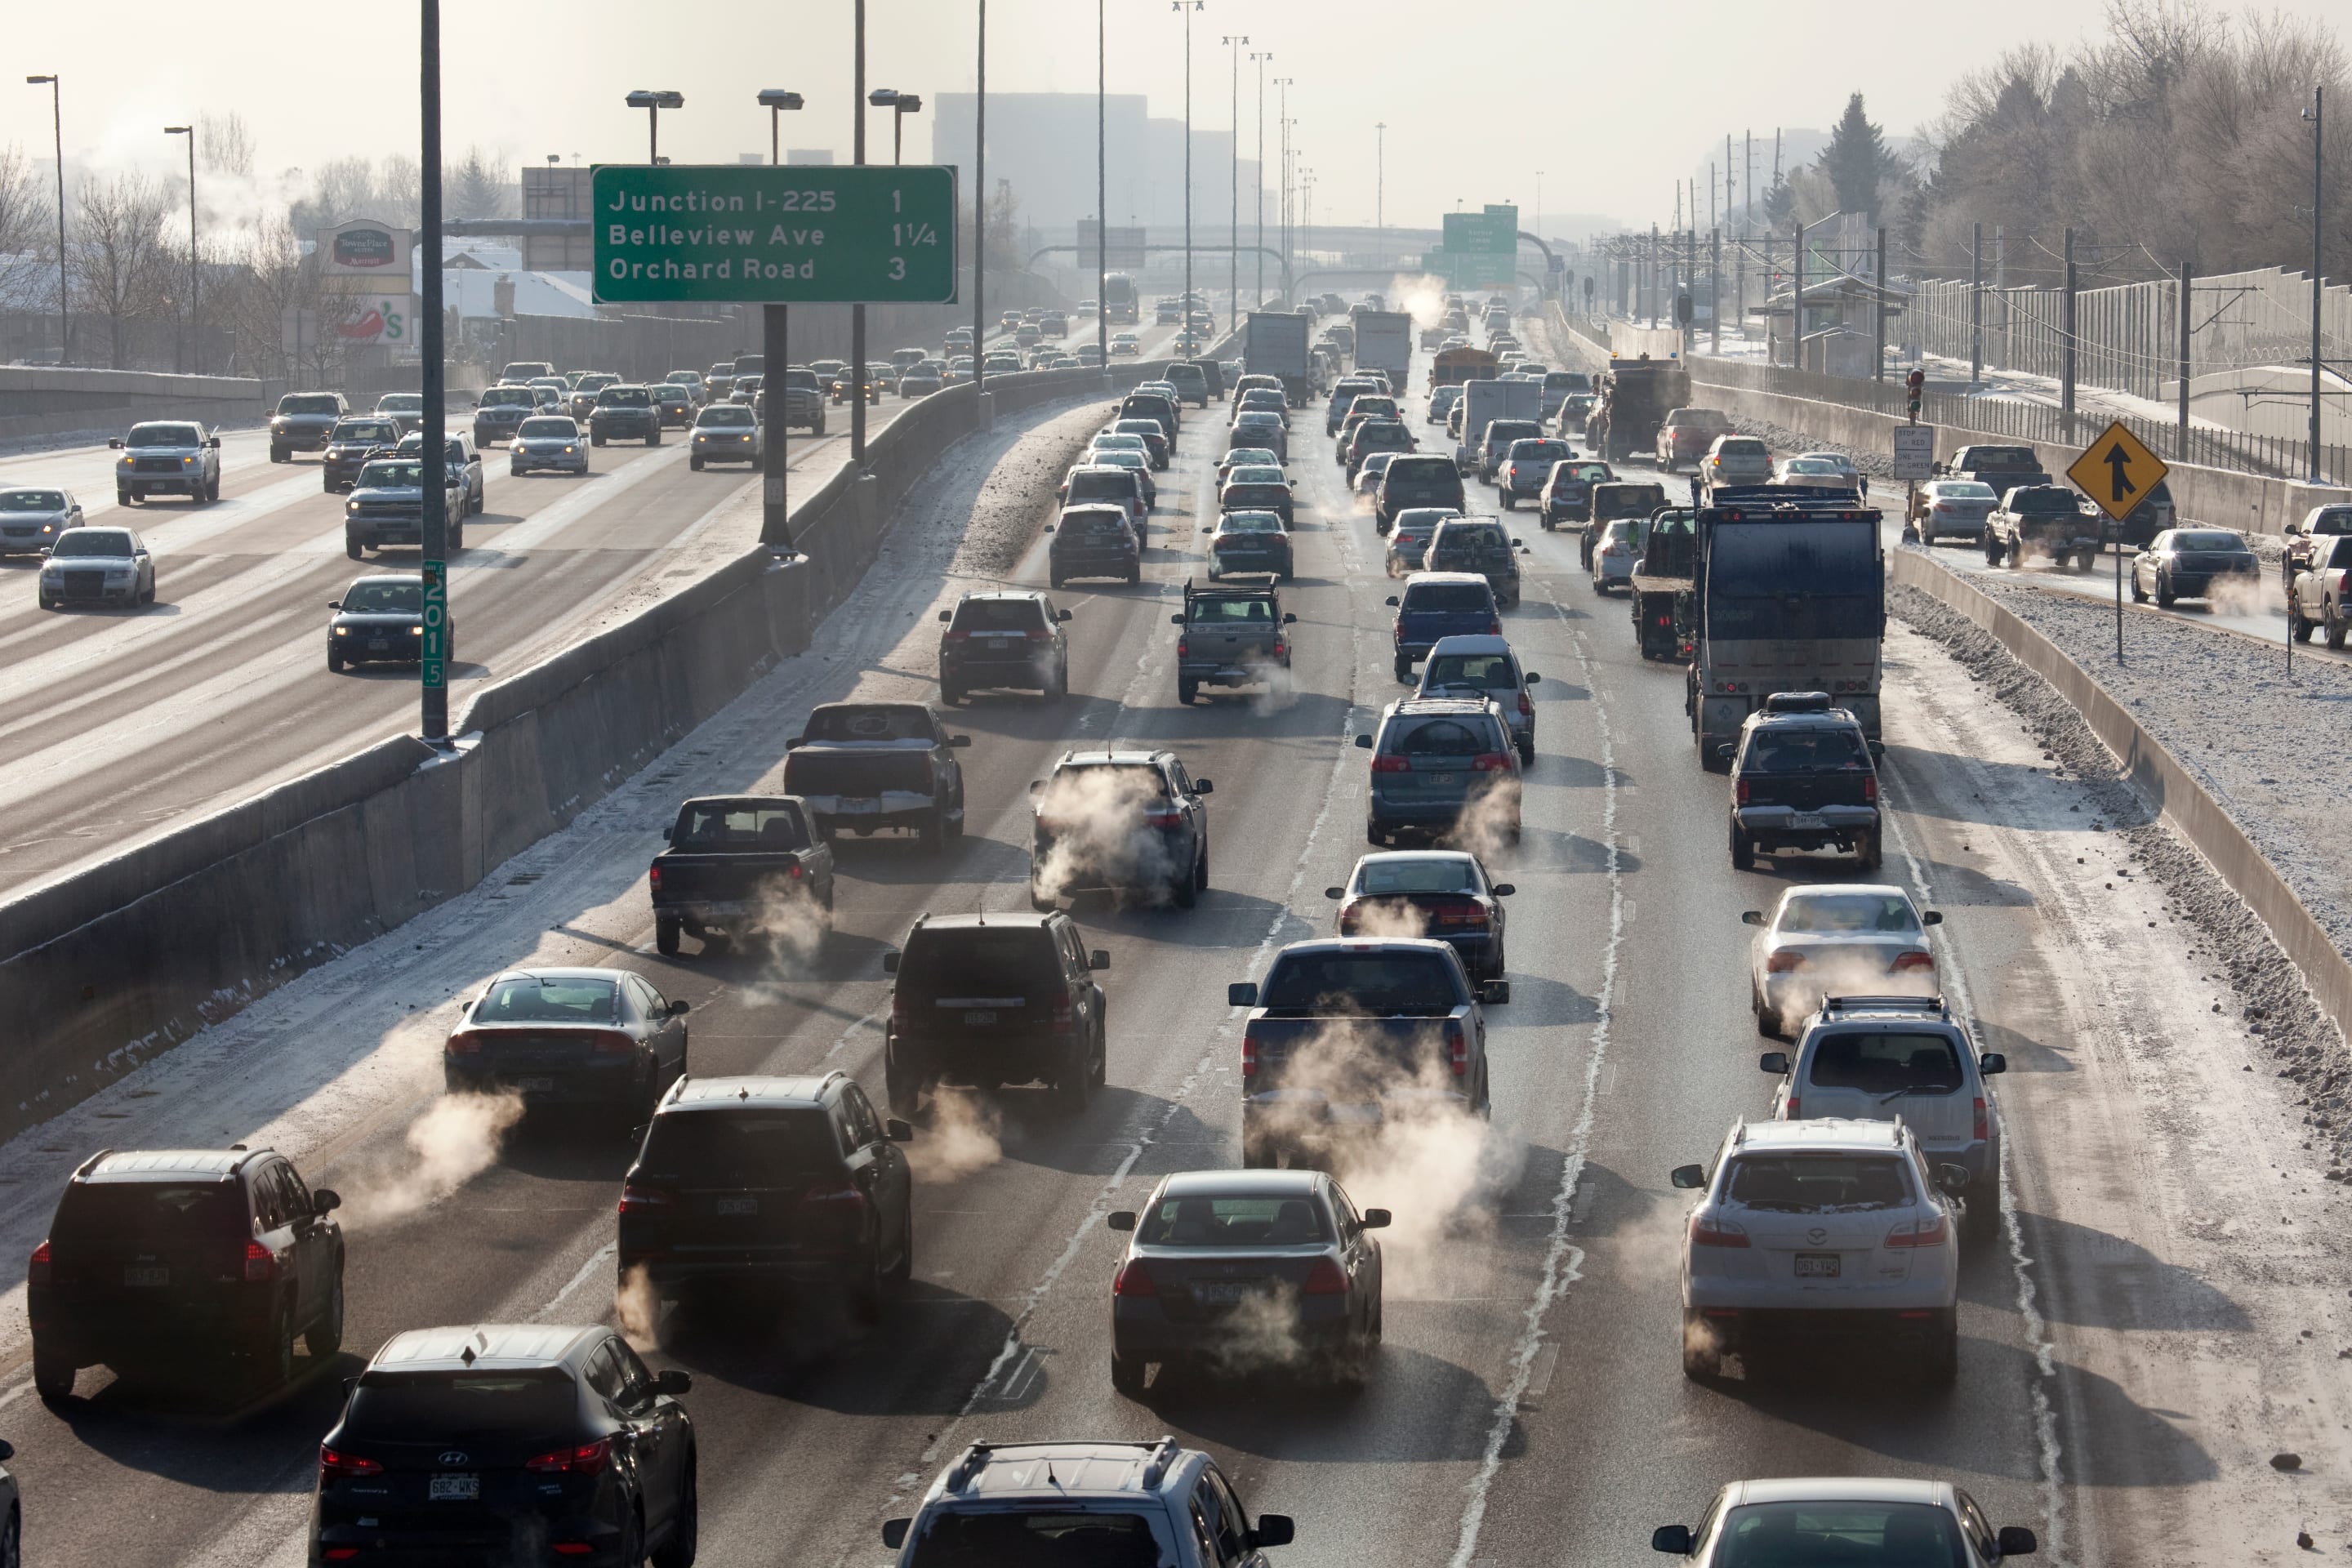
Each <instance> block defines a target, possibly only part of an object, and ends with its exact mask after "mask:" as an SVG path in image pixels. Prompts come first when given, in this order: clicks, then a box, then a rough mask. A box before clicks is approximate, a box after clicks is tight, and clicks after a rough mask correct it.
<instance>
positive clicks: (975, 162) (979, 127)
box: [971, 0, 1109, 408]
mask: <svg viewBox="0 0 2352 1568" xmlns="http://www.w3.org/2000/svg"><path fill="white" fill-rule="evenodd" d="M972 79H973V89H972V113H971V391H972V396H973V399H974V401H975V405H976V406H978V407H982V408H985V407H986V406H987V405H986V404H984V403H979V402H978V399H979V397H980V395H981V388H982V377H983V376H984V375H985V374H986V373H987V365H988V321H987V319H986V317H985V314H984V312H983V311H982V307H981V295H982V292H983V286H984V285H985V283H986V281H987V277H988V0H980V37H979V42H978V43H977V45H976V46H975V47H974V51H973V62H972ZM1104 216H1109V215H1108V214H1105V215H1104ZM1095 308H1096V309H1097V310H1100V309H1101V308H1102V296H1101V295H1099V294H1097V295H1096V296H1095ZM1103 368H1105V369H1106V370H1108V368H1109V365H1108V363H1105V365H1104V367H1103Z"/></svg>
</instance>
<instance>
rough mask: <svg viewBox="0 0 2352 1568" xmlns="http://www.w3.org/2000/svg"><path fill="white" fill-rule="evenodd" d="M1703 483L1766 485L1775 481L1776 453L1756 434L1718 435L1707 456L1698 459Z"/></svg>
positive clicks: (1708, 449)
mask: <svg viewBox="0 0 2352 1568" xmlns="http://www.w3.org/2000/svg"><path fill="white" fill-rule="evenodd" d="M1698 479H1699V482H1700V483H1701V484H1703V485H1706V486H1708V487H1710V488H1712V487H1714V486H1716V485H1764V484H1769V483H1771V482H1772V453H1771V449H1770V448H1769V447H1766V446H1765V445H1764V443H1763V441H1762V439H1761V438H1760V437H1755V436H1717V437H1716V438H1715V445H1714V446H1712V447H1708V448H1707V449H1706V457H1704V458H1700V459H1699V460H1698Z"/></svg>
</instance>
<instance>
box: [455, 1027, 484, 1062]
mask: <svg viewBox="0 0 2352 1568" xmlns="http://www.w3.org/2000/svg"><path fill="white" fill-rule="evenodd" d="M446 1048H447V1050H448V1052H449V1054H450V1055H451V1056H453V1057H478V1056H479V1055H481V1054H482V1037H481V1036H479V1035H477V1034H474V1033H473V1032H471V1031H470V1030H467V1029H460V1030H458V1031H457V1033H456V1034H454V1035H452V1036H450V1037H449V1044H448V1047H446Z"/></svg>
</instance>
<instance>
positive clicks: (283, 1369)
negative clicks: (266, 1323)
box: [254, 1308, 294, 1393]
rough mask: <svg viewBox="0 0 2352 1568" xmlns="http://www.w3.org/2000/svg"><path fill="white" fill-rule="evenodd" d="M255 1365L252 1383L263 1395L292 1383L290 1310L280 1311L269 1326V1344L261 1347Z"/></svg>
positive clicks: (292, 1327)
mask: <svg viewBox="0 0 2352 1568" xmlns="http://www.w3.org/2000/svg"><path fill="white" fill-rule="evenodd" d="M256 1363H257V1364H256V1365H255V1367H254V1373H255V1376H254V1381H255V1382H256V1383H257V1384H259V1385H260V1386H261V1389H262V1391H263V1392H265V1393H267V1392H268V1391H270V1390H273V1389H279V1388H283V1387H285V1386H286V1385H287V1384H289V1383H292V1382H293V1381H294V1314H293V1311H292V1310H290V1308H289V1309H287V1310H280V1311H279V1312H278V1317H277V1320H276V1321H274V1322H273V1323H272V1324H271V1325H270V1330H269V1342H268V1343H267V1344H265V1345H263V1346H262V1348H261V1354H260V1355H259V1356H258V1357H257V1358H256Z"/></svg>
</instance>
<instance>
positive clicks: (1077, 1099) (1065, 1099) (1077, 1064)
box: [1054, 1050, 1095, 1116]
mask: <svg viewBox="0 0 2352 1568" xmlns="http://www.w3.org/2000/svg"><path fill="white" fill-rule="evenodd" d="M1094 1100H1095V1064H1094V1052H1092V1051H1091V1050H1089V1051H1087V1052H1086V1053H1085V1054H1084V1055H1080V1054H1078V1053H1076V1052H1073V1053H1072V1054H1071V1056H1070V1058H1069V1059H1068V1060H1067V1061H1065V1062H1064V1063H1063V1064H1062V1070H1061V1071H1060V1072H1059V1073H1057V1074H1056V1075H1055V1079H1054V1104H1055V1109H1057V1110H1060V1111H1061V1112H1062V1114H1063V1115H1065V1116H1079V1115H1083V1114H1084V1113H1085V1111H1086V1109H1087V1106H1089V1105H1092V1104H1093V1103H1094Z"/></svg>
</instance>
